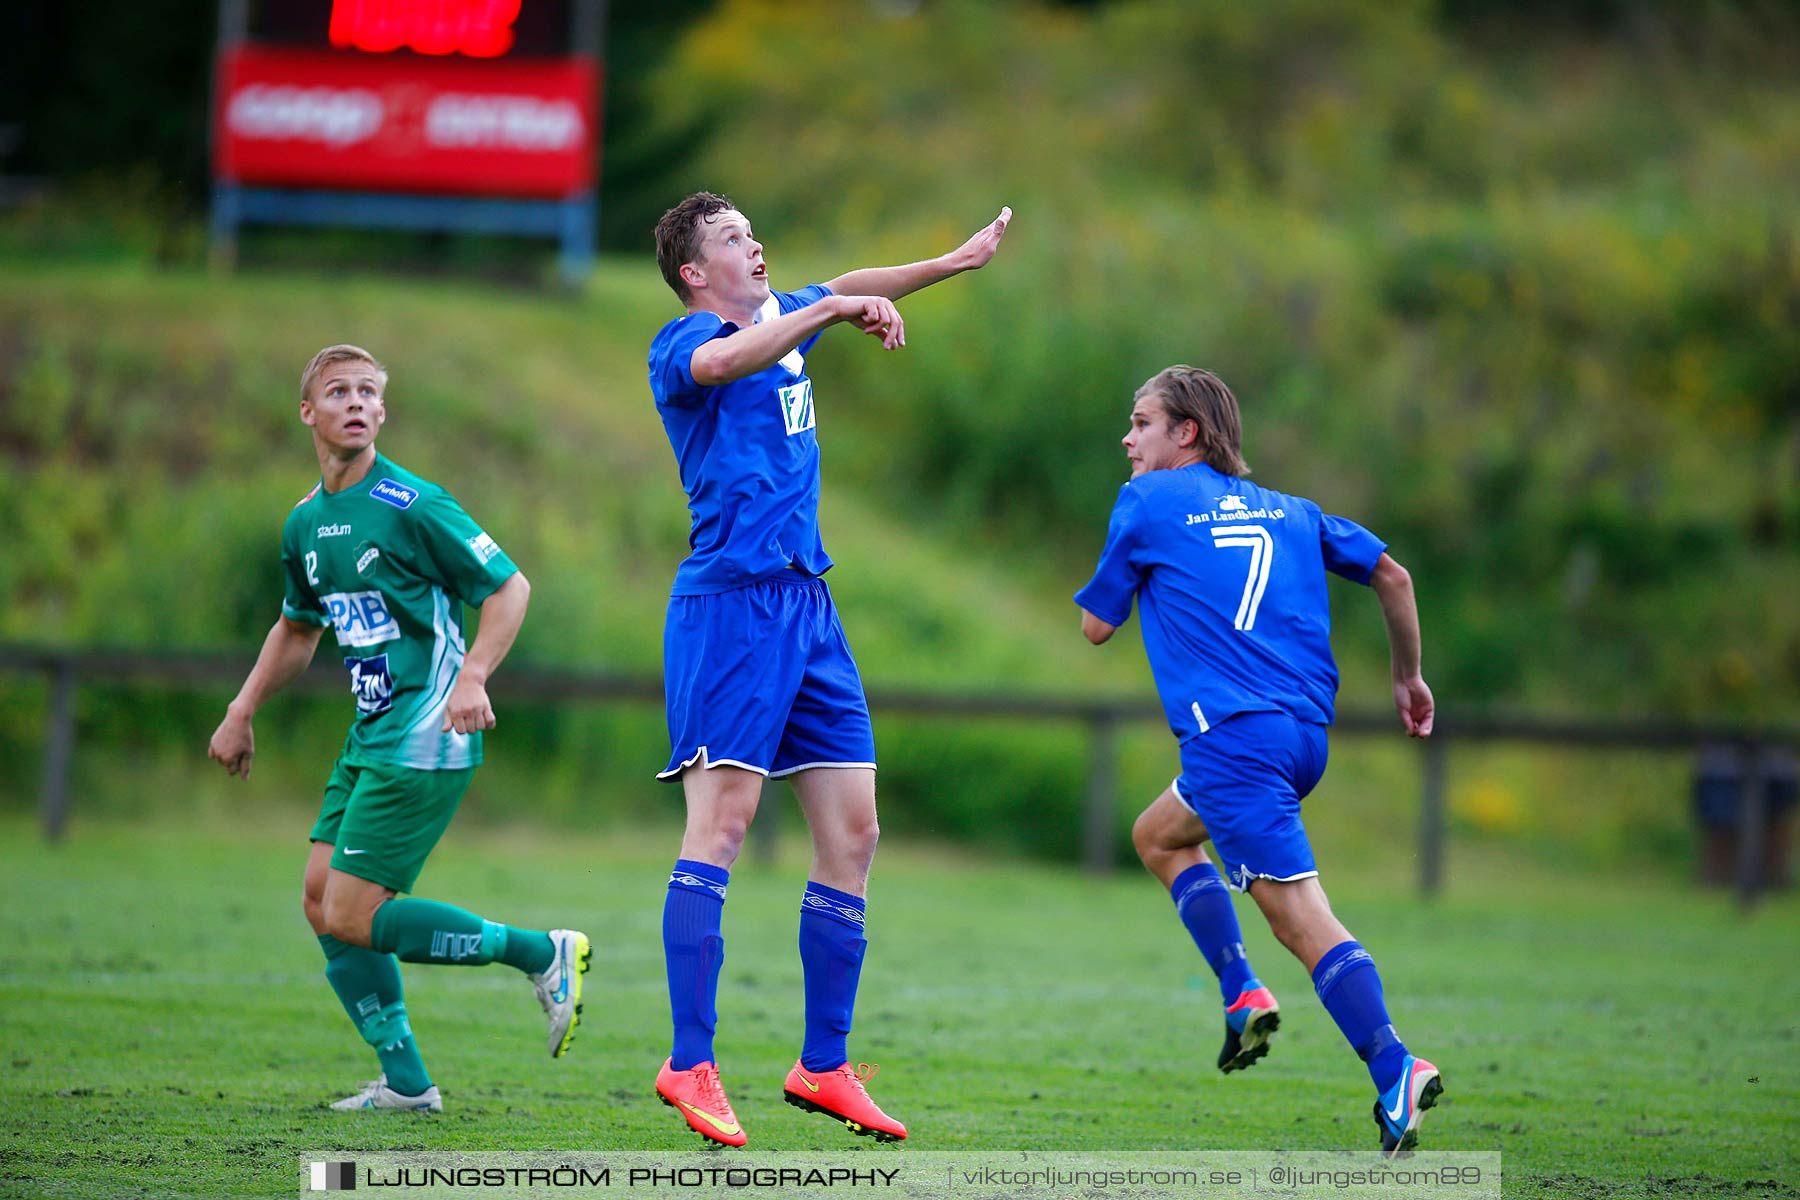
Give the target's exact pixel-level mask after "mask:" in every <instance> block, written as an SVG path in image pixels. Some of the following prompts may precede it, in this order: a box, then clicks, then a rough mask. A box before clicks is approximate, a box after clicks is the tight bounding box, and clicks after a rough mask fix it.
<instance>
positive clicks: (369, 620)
mask: <svg viewBox="0 0 1800 1200" xmlns="http://www.w3.org/2000/svg"><path fill="white" fill-rule="evenodd" d="M319 599H320V600H322V601H324V603H325V611H326V612H328V613H330V614H331V625H332V628H333V629H335V630H337V640H338V645H340V646H350V647H362V646H379V645H380V644H381V643H382V642H391V641H393V640H394V639H395V638H397V637H399V636H400V623H399V622H398V621H396V620H394V615H393V614H392V613H390V612H388V607H387V601H386V600H384V599H382V596H381V593H380V592H333V593H332V594H331V595H329V596H320V597H319Z"/></svg>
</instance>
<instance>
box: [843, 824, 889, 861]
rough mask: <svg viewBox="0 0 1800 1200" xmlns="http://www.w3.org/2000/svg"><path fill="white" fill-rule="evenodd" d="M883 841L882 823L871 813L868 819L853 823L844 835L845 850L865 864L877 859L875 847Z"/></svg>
mask: <svg viewBox="0 0 1800 1200" xmlns="http://www.w3.org/2000/svg"><path fill="white" fill-rule="evenodd" d="M880 841H881V822H879V821H877V820H876V819H875V814H874V813H870V814H869V815H868V817H867V818H866V819H858V820H856V821H853V822H851V824H850V826H849V828H848V829H846V830H845V833H844V842H845V845H844V850H845V853H846V854H849V855H851V856H852V857H855V858H860V859H862V860H863V861H864V862H865V863H866V862H871V861H873V860H874V858H875V846H876V844H877V843H878V842H880Z"/></svg>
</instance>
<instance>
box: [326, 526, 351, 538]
mask: <svg viewBox="0 0 1800 1200" xmlns="http://www.w3.org/2000/svg"><path fill="white" fill-rule="evenodd" d="M318 536H319V537H322V538H328V537H349V536H350V527H349V526H348V525H321V526H319V532H318Z"/></svg>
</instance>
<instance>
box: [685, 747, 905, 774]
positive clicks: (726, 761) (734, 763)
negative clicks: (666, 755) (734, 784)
mask: <svg viewBox="0 0 1800 1200" xmlns="http://www.w3.org/2000/svg"><path fill="white" fill-rule="evenodd" d="M702 758H704V759H706V766H705V767H704V768H703V769H704V770H708V771H710V770H712V769H713V768H714V767H738V768H740V769H742V770H745V771H754V772H756V773H757V774H758V775H762V776H767V775H768V774H769V770H768V768H767V767H753V766H751V765H750V764H749V763H747V762H739V761H738V760H737V759H735V758H712V757H711V756H709V755H708V754H707V753H706V747H705V746H702V747H700V748H699V749H698V750H696V751H694V754H693V757H691V758H689V759H688V760H687V761H686V762H684V763H681V764H680V765H678V766H673V767H670V768H669V769H668V770H666V771H658V772H657V773H656V777H657V778H658V779H674V778H676V777H677V776H679V775H680V774H681V773H682V772H683V771H685V770H687V769H688V768H689V767H691V766H693V765H694V764H695V763H697V762H699V761H700V760H701V759H702ZM870 765H873V764H870Z"/></svg>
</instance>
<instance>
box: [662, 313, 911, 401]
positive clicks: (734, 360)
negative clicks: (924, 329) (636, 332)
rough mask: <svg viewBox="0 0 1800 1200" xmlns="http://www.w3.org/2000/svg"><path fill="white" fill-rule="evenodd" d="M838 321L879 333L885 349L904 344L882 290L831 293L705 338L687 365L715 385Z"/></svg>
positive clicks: (757, 367)
mask: <svg viewBox="0 0 1800 1200" xmlns="http://www.w3.org/2000/svg"><path fill="white" fill-rule="evenodd" d="M833 290H834V291H835V290H836V289H833ZM839 321H851V322H854V323H855V325H856V327H857V328H858V329H860V330H862V331H863V332H864V333H867V334H871V335H873V336H875V337H879V338H880V339H881V345H882V348H883V349H886V350H893V349H896V348H898V347H900V346H904V345H905V344H906V325H905V323H904V322H903V321H901V319H900V311H899V310H898V309H896V308H895V307H894V303H893V301H891V300H889V299H887V298H886V297H883V296H843V295H833V296H827V297H825V298H824V299H823V300H820V301H819V302H818V303H817V304H809V305H807V306H806V307H805V308H801V309H796V310H795V311H793V312H791V313H786V314H784V315H782V316H779V317H776V318H774V319H773V320H769V321H763V322H760V323H758V324H755V325H746V326H743V327H742V328H740V329H739V330H738V331H737V332H736V333H733V334H731V335H730V336H729V337H722V338H714V339H713V340H712V341H710V342H705V343H703V344H702V345H701V346H700V348H699V349H697V350H695V351H694V357H693V360H692V362H691V364H690V366H689V370H690V371H692V373H693V376H694V382H695V383H697V384H699V385H700V386H702V387H718V386H719V385H720V384H723V383H730V382H732V381H733V380H735V379H742V378H744V376H746V375H754V374H756V373H757V372H758V371H763V370H767V369H768V368H769V367H771V366H773V365H775V364H776V363H778V362H780V361H781V360H782V359H783V358H784V357H786V355H787V353H788V351H790V350H792V349H793V348H794V347H795V346H798V345H799V344H800V343H801V342H804V341H805V340H806V339H807V338H809V337H811V336H812V335H813V334H815V333H817V332H819V331H820V330H821V329H825V328H827V327H828V326H831V325H835V324H837V323H838V322H839Z"/></svg>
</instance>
